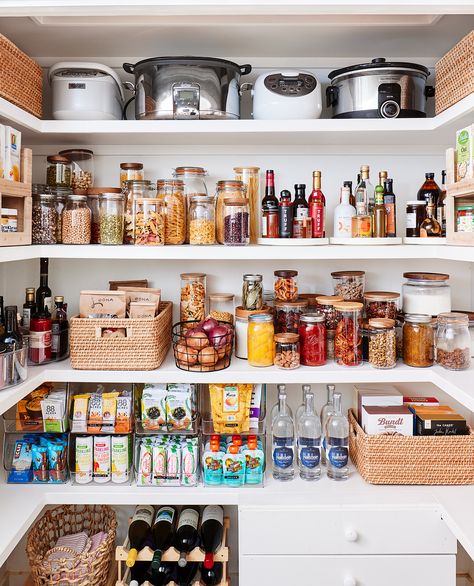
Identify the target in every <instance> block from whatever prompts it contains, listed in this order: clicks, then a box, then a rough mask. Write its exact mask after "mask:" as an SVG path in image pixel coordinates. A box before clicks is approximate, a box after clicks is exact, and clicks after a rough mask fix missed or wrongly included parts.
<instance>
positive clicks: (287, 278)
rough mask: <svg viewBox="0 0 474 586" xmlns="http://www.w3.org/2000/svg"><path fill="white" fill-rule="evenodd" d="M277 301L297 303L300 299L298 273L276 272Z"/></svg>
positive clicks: (275, 288)
mask: <svg viewBox="0 0 474 586" xmlns="http://www.w3.org/2000/svg"><path fill="white" fill-rule="evenodd" d="M273 275H274V277H275V280H274V285H273V287H274V290H275V300H277V301H296V299H298V271H274V273H273Z"/></svg>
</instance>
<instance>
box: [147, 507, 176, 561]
mask: <svg viewBox="0 0 474 586" xmlns="http://www.w3.org/2000/svg"><path fill="white" fill-rule="evenodd" d="M175 525H176V509H175V508H174V507H161V508H160V509H158V512H157V513H156V517H155V522H154V523H153V527H152V528H151V533H152V536H153V545H154V547H155V552H154V554H153V559H152V561H151V566H152V568H153V569H155V570H157V569H158V568H159V567H160V564H161V556H162V555H163V552H164V551H165V549H168V547H171V544H172V543H173V536H174V528H175Z"/></svg>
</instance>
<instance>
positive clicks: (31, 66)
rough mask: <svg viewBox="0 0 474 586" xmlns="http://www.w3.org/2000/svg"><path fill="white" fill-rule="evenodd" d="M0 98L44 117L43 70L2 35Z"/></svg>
mask: <svg viewBox="0 0 474 586" xmlns="http://www.w3.org/2000/svg"><path fill="white" fill-rule="evenodd" d="M0 96H1V97H2V98H5V99H6V100H8V101H9V102H11V103H12V104H15V106H19V107H20V108H23V110H26V111H27V112H30V113H31V114H33V115H34V116H38V118H41V117H42V116H43V70H42V69H41V67H40V66H39V65H38V63H36V61H33V59H31V57H28V55H26V54H25V53H23V51H20V49H19V48H18V47H17V46H16V45H14V44H13V43H12V42H11V41H10V40H9V39H7V38H6V37H4V36H3V35H2V34H0Z"/></svg>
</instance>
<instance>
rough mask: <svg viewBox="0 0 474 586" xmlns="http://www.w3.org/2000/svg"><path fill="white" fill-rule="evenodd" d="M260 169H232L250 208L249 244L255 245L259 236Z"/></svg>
mask: <svg viewBox="0 0 474 586" xmlns="http://www.w3.org/2000/svg"><path fill="white" fill-rule="evenodd" d="M259 171H260V167H234V173H235V178H236V179H237V181H242V183H243V185H244V188H245V196H246V198H247V199H248V202H249V208H250V243H251V244H257V238H258V236H259V205H260V180H259Z"/></svg>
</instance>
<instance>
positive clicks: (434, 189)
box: [416, 173, 441, 210]
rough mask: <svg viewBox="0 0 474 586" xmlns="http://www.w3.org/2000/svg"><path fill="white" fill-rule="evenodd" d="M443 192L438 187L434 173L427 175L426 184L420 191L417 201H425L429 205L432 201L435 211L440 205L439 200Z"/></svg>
mask: <svg viewBox="0 0 474 586" xmlns="http://www.w3.org/2000/svg"><path fill="white" fill-rule="evenodd" d="M440 193H441V190H440V188H439V187H438V184H437V183H436V181H435V174H434V173H425V182H424V183H423V185H422V186H421V187H420V189H419V190H418V193H417V196H416V199H417V200H419V201H424V202H425V203H426V204H427V205H428V203H429V202H430V200H432V202H433V204H434V207H435V210H436V206H437V205H438V198H439V196H440Z"/></svg>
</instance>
